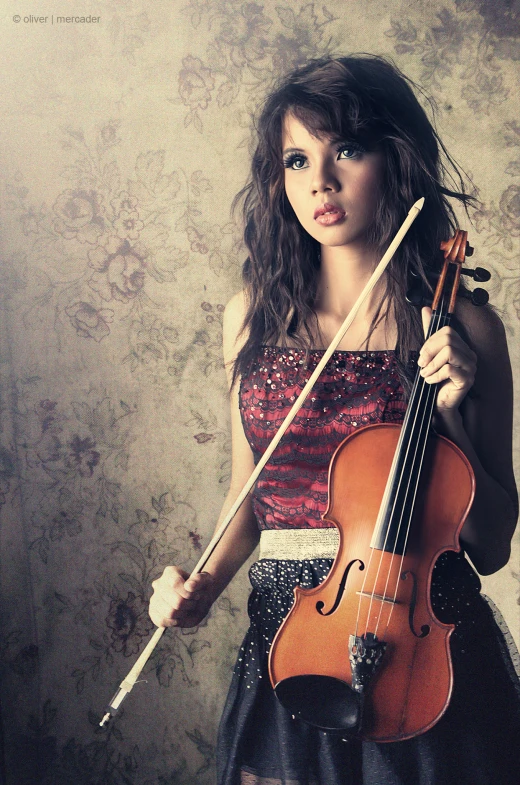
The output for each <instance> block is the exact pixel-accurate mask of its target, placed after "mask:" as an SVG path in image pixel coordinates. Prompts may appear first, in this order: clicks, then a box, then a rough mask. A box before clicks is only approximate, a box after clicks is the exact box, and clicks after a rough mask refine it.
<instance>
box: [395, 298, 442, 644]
mask: <svg viewBox="0 0 520 785" xmlns="http://www.w3.org/2000/svg"><path fill="white" fill-rule="evenodd" d="M432 321H433V319H432ZM435 322H436V324H435V325H434V329H431V330H430V335H431V334H433V333H434V332H437V331H438V330H440V329H442V327H444V326H445V325H446V324H447V323H448V322H449V314H448V313H447V312H445V311H443V310H442V305H441V307H440V308H439V314H438V318H437V319H436V320H435ZM419 378H421V377H419ZM421 382H422V389H421V392H420V399H419V403H420V406H418V409H420V410H421V411H420V418H421V420H420V423H419V427H418V430H419V434H422V435H423V438H422V439H420V438H419V437H418V436H417V437H416V439H415V440H414V441H415V447H416V449H415V455H414V456H413V464H414V466H417V463H418V470H417V471H416V473H415V476H413V475H412V474H411V473H410V476H409V477H408V486H407V488H406V491H405V497H406V498H407V500H410V487H412V491H411V503H410V505H409V507H408V509H409V514H408V519H407V522H405V523H404V525H405V526H406V534H405V537H404V542H403V549H402V550H403V552H402V554H401V559H400V564H399V570H398V571H397V573H396V584H395V590H394V596H393V598H392V599H393V602H392V605H391V606H390V612H389V615H388V620H387V623H386V627H385V632H384V635H383V638H384V636H385V635H386V634H387V631H388V627H389V624H390V619H391V617H392V613H393V609H394V607H395V601H396V598H397V593H398V590H399V578H400V576H401V572H402V567H403V562H404V558H405V555H406V547H407V545H408V538H409V535H410V531H411V523H412V516H413V510H414V506H415V500H416V497H417V491H418V488H419V481H420V477H421V469H422V466H423V463H424V456H425V454H426V446H427V433H426V434H425V433H424V430H425V429H426V431H428V430H429V427H430V423H431V416H432V412H433V406H432V404H433V402H434V400H433V399H434V398H435V395H436V392H437V384H433V385H432V384H427V383H426V382H425V381H424V380H422V378H421ZM423 394H425V395H423ZM424 397H425V398H426V400H425V402H424ZM416 419H417V418H416ZM415 425H416V423H414V427H415ZM419 449H420V456H419V459H418V457H417V453H418V451H419ZM403 473H404V467H403ZM412 481H414V482H413V486H412ZM405 509H406V505H405V504H403V505H402V507H401V515H400V519H399V525H398V533H397V536H396V542H397V541H398V539H399V536H400V534H401V530H402V527H403V518H404V512H405ZM394 555H395V549H394V553H392V559H391V562H392V561H393V558H394ZM385 591H386V588H385Z"/></svg>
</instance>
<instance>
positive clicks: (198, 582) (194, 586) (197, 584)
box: [184, 572, 214, 598]
mask: <svg viewBox="0 0 520 785" xmlns="http://www.w3.org/2000/svg"><path fill="white" fill-rule="evenodd" d="M213 583H214V579H213V576H212V575H210V574H209V572H199V573H197V574H196V575H193V576H192V577H190V578H189V579H188V580H187V581H186V583H185V584H184V589H185V590H186V591H187V592H189V594H190V596H191V597H193V598H196V597H201V596H203V595H204V594H206V592H207V591H208V589H210V588H211V587H212V586H213Z"/></svg>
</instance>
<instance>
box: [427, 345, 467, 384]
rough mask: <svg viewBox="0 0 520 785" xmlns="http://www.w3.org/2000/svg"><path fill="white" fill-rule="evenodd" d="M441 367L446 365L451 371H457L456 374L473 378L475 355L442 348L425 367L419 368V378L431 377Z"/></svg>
mask: <svg viewBox="0 0 520 785" xmlns="http://www.w3.org/2000/svg"><path fill="white" fill-rule="evenodd" d="M423 362H424V358H423ZM443 365H447V366H449V367H450V368H453V369H455V368H456V369H459V370H458V371H457V373H461V372H463V373H465V374H466V375H468V376H471V377H474V375H475V371H476V367H477V365H476V358H475V355H474V353H473V352H471V351H470V350H468V351H467V352H464V351H460V350H459V349H458V348H454V347H453V346H444V347H442V349H440V351H439V352H437V354H435V356H434V357H433V358H432V359H431V360H430V361H429V362H428V363H427V364H426V365H423V367H422V368H421V376H422V377H423V378H428V377H431V375H432V374H434V373H436V372H437V371H439V370H440V368H442V367H443Z"/></svg>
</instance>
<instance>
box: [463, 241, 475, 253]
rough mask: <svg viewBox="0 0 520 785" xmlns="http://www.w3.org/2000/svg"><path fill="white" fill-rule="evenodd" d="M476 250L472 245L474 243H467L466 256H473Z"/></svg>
mask: <svg viewBox="0 0 520 785" xmlns="http://www.w3.org/2000/svg"><path fill="white" fill-rule="evenodd" d="M474 250H475V249H474V248H473V246H472V245H470V244H469V243H466V251H465V256H473V251H474Z"/></svg>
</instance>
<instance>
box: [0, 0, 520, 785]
mask: <svg viewBox="0 0 520 785" xmlns="http://www.w3.org/2000/svg"><path fill="white" fill-rule="evenodd" d="M41 5H42V9H41V12H42V14H45V13H49V14H51V13H53V12H55V10H56V9H54V8H51V6H50V3H48V2H42V4H41ZM91 6H92V13H97V14H98V15H99V16H100V18H101V21H100V23H99V24H98V25H97V27H96V28H95V29H94V26H93V25H91V26H90V27H87V25H83V26H82V27H80V26H79V25H76V26H75V27H72V26H69V27H68V28H67V29H64V28H63V29H60V30H59V31H58V30H57V28H56V27H54V26H53V27H50V26H49V25H47V26H46V27H43V26H42V27H40V28H39V29H36V26H35V25H34V24H32V23H29V22H24V21H23V18H22V20H21V21H20V23H15V22H13V20H12V18H11V17H9V15H6V16H5V18H4V19H3V21H2V24H3V25H4V31H3V32H4V36H5V41H6V45H5V54H6V55H7V57H6V63H5V65H4V68H3V70H4V74H5V76H4V79H5V80H7V82H8V83H9V85H10V89H9V90H5V91H4V92H3V95H2V96H1V98H0V101H1V102H2V108H3V115H4V117H5V118H6V121H5V123H4V126H3V128H2V130H1V133H2V136H3V140H4V143H3V150H4V152H3V156H4V160H3V166H2V185H1V188H2V190H1V194H2V196H1V200H2V201H1V206H2V223H3V231H2V240H1V259H0V326H1V330H0V538H1V542H0V545H1V553H2V557H1V571H0V581H1V596H2V605H1V609H0V618H1V629H0V665H1V671H0V673H1V678H0V686H1V697H0V705H1V715H2V727H3V731H2V733H3V747H4V752H5V765H4V767H3V769H2V768H1V767H0V782H2V785H3V781H4V779H5V782H6V783H7V784H8V785H25V783H28V784H29V783H30V784H31V785H32V784H33V783H38V785H69V784H70V783H72V782H74V783H78V785H195V783H197V785H199V783H200V784H201V785H204V783H208V784H209V783H211V782H212V781H213V766H214V745H215V731H216V724H217V722H218V716H219V712H220V708H221V706H222V703H223V700H224V696H225V692H226V689H227V685H228V681H229V678H230V671H231V666H232V663H233V660H234V656H235V652H236V650H237V648H238V645H239V642H240V639H241V636H242V634H243V631H244V628H245V624H246V619H245V610H244V606H245V603H244V600H245V597H246V594H247V586H246V576H245V574H244V575H242V576H241V577H239V578H238V579H237V580H236V581H235V582H234V583H233V584H232V585H231V586H230V587H229V588H228V590H227V591H226V592H225V594H224V595H223V596H222V597H221V598H220V600H219V601H218V603H217V604H216V606H215V607H214V608H213V609H212V612H211V614H210V616H209V618H208V619H206V620H205V621H204V622H203V623H202V624H201V625H199V627H197V628H195V629H192V630H186V631H183V632H181V631H176V632H170V633H168V634H166V635H164V636H163V638H162V640H161V643H160V645H159V646H158V648H157V650H156V652H155V653H154V655H153V657H152V659H151V660H150V662H149V664H148V666H147V668H146V672H145V674H144V675H143V680H145V681H146V682H147V684H138V685H137V686H136V688H135V691H134V692H133V693H132V695H131V696H130V697H129V698H128V700H127V702H126V703H125V705H124V707H123V709H122V710H121V713H120V715H118V718H117V720H116V721H115V722H114V723H112V724H111V725H110V726H109V728H108V730H106V731H104V730H102V729H100V728H99V725H98V723H99V719H100V716H101V715H102V713H103V710H104V706H105V704H106V702H107V701H108V700H109V699H110V697H111V695H112V694H113V692H114V690H115V688H116V687H117V685H118V684H119V682H120V681H121V679H122V678H123V677H124V675H125V674H126V672H127V671H128V669H129V667H130V666H131V664H133V661H134V660H135V658H136V655H137V653H138V652H139V651H140V650H141V648H142V646H143V645H144V643H145V641H146V640H147V639H148V637H149V635H150V632H151V630H152V624H151V622H150V620H149V618H148V615H147V600H148V597H149V594H150V584H151V581H152V580H153V579H154V578H155V577H156V576H157V575H158V574H160V572H161V571H162V569H163V567H164V566H165V565H166V564H169V563H176V564H179V565H181V566H184V567H185V568H186V569H189V568H190V567H191V566H193V565H194V563H195V562H196V560H197V558H198V556H199V555H200V553H201V550H202V548H203V547H204V545H205V543H206V542H207V541H208V538H209V535H210V533H211V530H212V527H213V525H214V519H215V516H216V514H217V512H218V510H219V507H220V504H221V500H222V498H223V495H224V494H225V491H226V482H227V481H228V479H229V469H230V467H229V429H228V425H229V423H228V412H227V404H226V391H225V381H224V374H223V367H222V360H221V338H222V313H223V309H224V304H225V302H226V300H227V299H228V298H229V297H230V296H231V295H232V294H233V293H234V291H236V290H237V288H238V287H239V285H240V277H239V275H240V265H241V262H242V259H243V256H244V254H243V247H242V243H241V239H240V227H239V226H238V224H237V222H236V221H235V219H234V218H233V217H232V216H231V215H230V209H229V208H230V204H231V200H232V197H233V195H234V193H236V191H238V189H239V188H240V187H241V186H242V185H243V183H244V181H245V177H246V172H247V142H248V138H249V137H248V128H249V125H250V116H251V113H252V112H253V111H254V109H255V106H256V105H257V104H258V102H259V100H260V99H261V97H262V95H263V94H264V93H265V91H266V90H267V89H269V86H270V85H271V84H272V82H273V80H274V79H275V78H276V77H277V75H278V74H279V73H281V72H283V71H285V70H287V69H288V68H292V67H293V66H295V65H298V64H300V63H303V62H305V61H306V60H307V59H308V58H310V57H314V56H319V55H324V54H328V53H347V52H351V51H371V52H376V53H382V54H387V55H389V56H391V57H393V58H394V59H395V61H396V63H397V64H398V65H399V66H400V67H401V68H402V69H403V70H404V71H405V73H407V74H409V75H410V76H412V78H414V79H416V80H418V81H420V83H421V84H422V85H423V86H424V87H425V89H426V90H427V91H428V92H429V94H430V95H432V96H433V98H434V99H435V101H436V104H437V122H438V124H439V127H440V130H441V134H442V136H443V138H445V139H446V140H447V142H448V147H449V149H450V151H451V152H453V153H454V154H455V157H456V158H457V159H458V160H459V161H461V163H462V164H463V165H464V166H465V168H466V170H467V171H468V174H469V175H470V176H471V177H472V178H473V179H474V181H475V182H476V183H477V184H478V185H479V186H480V188H481V192H480V198H481V200H482V201H481V205H480V207H479V209H478V210H477V211H476V213H475V216H474V227H473V231H472V234H473V244H474V245H475V246H476V247H477V254H478V262H477V263H480V264H484V266H487V267H489V268H490V269H491V271H492V273H493V277H492V280H491V282H490V285H489V287H488V288H489V291H490V294H491V297H492V301H493V303H494V304H495V305H496V307H497V308H498V310H499V312H500V313H501V315H502V316H503V318H504V321H505V323H506V327H507V330H508V334H509V336H510V339H511V349H512V358H513V361H514V363H515V368H516V369H518V362H519V360H520V357H519V352H518V324H517V318H518V316H520V277H519V274H518V250H519V243H520V240H519V238H520V181H519V175H520V125H519V124H518V121H517V119H516V118H517V117H518V97H517V90H516V85H517V79H518V60H519V57H520V44H519V33H520V29H519V28H520V21H519V18H518V16H517V15H515V12H514V11H513V10H512V7H511V5H510V3H507V2H506V0H499V1H498V2H493V3H490V2H487V0H436V1H435V2H432V3H425V2H419V3H414V4H409V3H404V2H402V0H390V2H388V3H386V4H385V5H384V7H381V5H380V4H379V3H377V2H376V0H363V2H362V1H361V0H349V2H347V3H345V2H340V1H339V0H327V2H326V3H313V2H309V3H301V2H297V3H291V4H285V5H284V4H279V3H275V2H274V1H273V0H267V1H266V2H244V1H243V0H230V1H229V2H223V0H189V2H180V0H179V2H177V0H176V1H175V2H173V3H166V2H164V1H163V0H161V1H160V2H158V3H156V4H155V5H154V7H153V9H152V8H151V7H150V6H149V5H144V4H142V3H139V2H131V0H118V2H117V3H111V4H108V3H106V2H104V0H98V1H97V2H95V1H94V0H93V2H92V3H91ZM382 8H383V10H382ZM29 52H30V53H31V57H32V58H36V59H35V61H37V62H38V68H36V69H31V68H29V67H28V65H27V62H28V61H27V59H26V56H27V54H28V53H29ZM517 563H518V555H517V550H515V556H514V558H513V559H512V561H511V565H510V566H509V567H508V568H506V569H505V570H504V571H503V572H502V573H501V574H500V576H499V577H498V578H497V579H495V580H494V581H491V582H490V583H489V591H490V593H492V594H493V596H494V597H496V599H497V601H498V603H499V604H500V605H501V606H502V608H503V610H504V612H505V613H506V615H507V618H508V621H509V623H510V625H511V627H512V631H513V633H514V634H515V635H517V636H518V633H519V625H518V604H517V598H518V591H519V585H518V581H519V579H520V570H519V569H518V567H517Z"/></svg>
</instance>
